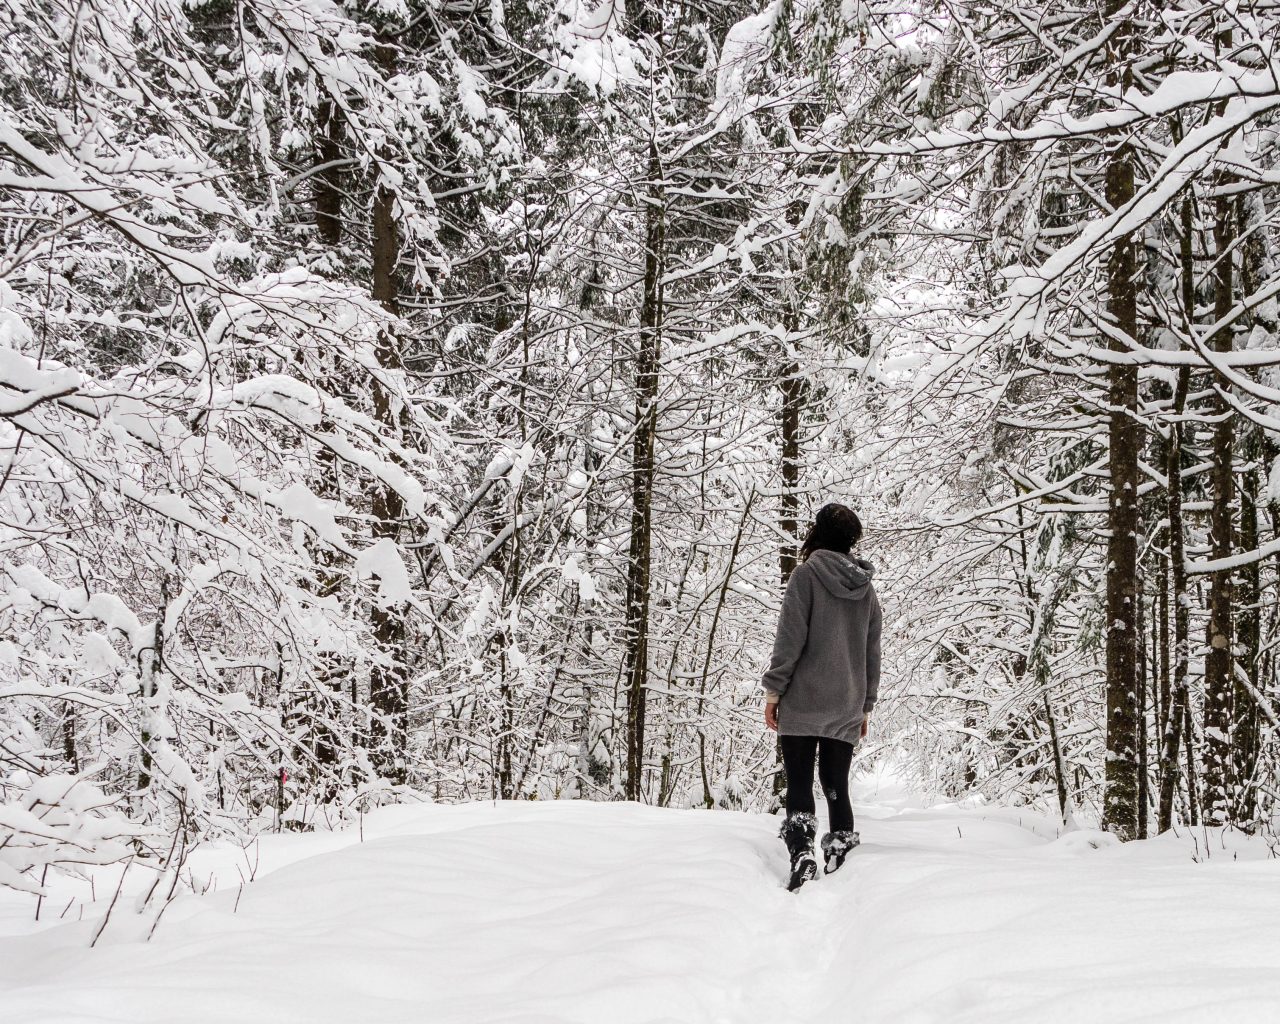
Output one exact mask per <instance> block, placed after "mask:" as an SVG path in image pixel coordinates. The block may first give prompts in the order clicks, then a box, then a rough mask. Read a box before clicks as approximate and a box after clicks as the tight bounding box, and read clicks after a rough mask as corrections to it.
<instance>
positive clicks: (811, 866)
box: [778, 814, 818, 892]
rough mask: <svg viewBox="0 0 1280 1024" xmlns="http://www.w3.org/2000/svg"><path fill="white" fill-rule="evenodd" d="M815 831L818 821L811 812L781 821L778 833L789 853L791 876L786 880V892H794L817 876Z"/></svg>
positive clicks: (794, 815)
mask: <svg viewBox="0 0 1280 1024" xmlns="http://www.w3.org/2000/svg"><path fill="white" fill-rule="evenodd" d="M817 832H818V822H817V819H816V818H814V816H813V815H812V814H793V815H791V816H790V817H788V818H787V820H786V821H784V822H783V823H782V828H781V830H780V831H779V832H778V835H780V836H781V837H782V841H783V842H784V843H786V844H787V852H788V853H789V854H791V878H790V880H789V881H788V882H787V892H795V891H796V890H797V889H799V888H800V886H802V885H804V883H805V882H807V881H809V879H811V878H815V877H817V874H818V861H817V859H816V858H815V857H814V855H813V837H814V836H815V835H816V834H817Z"/></svg>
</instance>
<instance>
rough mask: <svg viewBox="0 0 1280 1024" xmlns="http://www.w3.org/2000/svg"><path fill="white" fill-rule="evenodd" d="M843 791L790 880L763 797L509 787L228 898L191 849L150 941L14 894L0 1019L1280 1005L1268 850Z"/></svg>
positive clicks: (987, 1018)
mask: <svg viewBox="0 0 1280 1024" xmlns="http://www.w3.org/2000/svg"><path fill="white" fill-rule="evenodd" d="M856 795H857V796H858V797H860V802H859V804H858V806H857V807H856V810H857V811H858V814H859V829H860V831H861V832H862V836H863V846H862V847H861V848H860V849H859V850H858V851H857V852H856V854H855V855H854V857H853V858H852V859H851V861H850V862H849V864H848V865H847V866H846V868H845V869H844V870H843V871H841V872H840V873H839V874H837V875H835V876H832V877H831V878H820V879H819V880H817V881H816V882H814V883H811V884H810V885H809V886H807V887H806V888H805V890H804V891H803V892H801V893H800V894H798V895H795V896H793V895H791V894H789V893H786V892H785V891H783V890H782V889H781V888H780V881H781V876H782V873H783V867H784V863H783V860H784V859H783V854H782V850H781V844H780V843H779V842H778V840H777V839H776V837H775V835H774V832H775V830H776V826H777V822H776V820H775V819H772V818H766V817H763V816H759V815H745V814H731V813H706V812H697V811H671V810H657V809H653V808H646V807H637V806H634V805H620V804H614V805H601V804H577V803H558V804H529V803H525V804H504V805H497V806H494V805H492V804H475V805H468V806H461V807H440V806H418V807H399V808H387V809H384V810H382V811H380V812H378V813H377V814H376V815H373V816H372V817H371V818H370V819H367V820H366V827H365V841H364V842H363V843H362V842H360V841H359V837H358V836H356V835H354V834H346V833H344V834H320V835H312V836H283V837H273V838H272V839H271V840H269V841H266V842H264V844H263V847H262V867H261V870H260V872H259V877H258V880H257V881H256V882H254V883H253V884H252V885H250V886H248V887H246V888H245V890H244V892H243V895H242V896H241V898H240V904H239V908H238V910H236V912H235V913H233V912H232V911H233V907H234V904H235V900H236V892H235V889H236V887H237V883H238V876H237V875H236V870H235V866H234V861H235V860H236V859H241V860H242V857H241V855H240V852H239V851H234V852H235V857H232V856H231V854H230V853H229V852H228V851H226V850H222V851H210V852H207V853H204V854H202V855H201V858H200V860H199V863H198V865H197V867H198V870H199V871H203V872H216V873H217V875H218V885H219V887H220V890H221V891H219V892H217V893H214V894H211V895H208V896H205V897H200V898H196V897H189V898H184V899H181V900H179V901H178V902H177V903H175V904H174V905H173V906H172V907H170V908H169V911H168V913H167V914H166V916H165V919H164V920H163V922H162V923H161V925H160V928H159V931H158V933H157V936H156V938H155V940H154V941H153V942H152V943H150V944H145V945H144V944H141V943H139V942H136V941H130V940H128V938H127V929H125V930H122V931H120V932H119V933H117V935H116V937H115V938H114V939H113V940H111V941H106V942H105V945H104V944H99V947H98V948H97V949H96V950H88V949H86V948H84V947H85V944H86V941H87V940H86V935H87V934H88V932H89V929H90V928H91V924H90V923H89V921H87V920H86V921H85V922H82V923H75V924H63V925H58V926H54V927H44V926H41V928H40V930H36V931H31V930H30V929H31V925H30V924H29V922H26V921H25V920H20V919H19V918H18V917H17V916H16V910H15V907H16V905H15V904H11V903H6V904H5V906H4V908H0V909H7V910H8V911H9V912H10V914H11V916H10V918H9V919H7V920H5V922H4V924H6V925H8V926H9V930H10V931H16V930H17V929H19V928H24V929H26V930H27V934H12V935H9V936H7V937H5V938H0V1020H3V1021H4V1022H5V1024H8V1022H10V1021H12V1022H15V1024H17V1022H22V1024H52V1022H57V1024H88V1022H94V1024H105V1022H130V1024H135V1022H137V1024H142V1022H165V1024H170V1022H179V1021H181V1022H192V1024H199V1022H214V1021H217V1022H226V1021H237V1022H239V1021H246V1022H255V1024H256V1022H273V1024H274V1022H282V1024H283V1022H295V1021H296V1022H304V1021H305V1022H308V1024H318V1022H320V1024H322V1022H330V1021H332V1022H343V1024H351V1022H364V1021H368V1022H380V1024H382V1022H385V1024H399V1022H406V1024H407V1022H410V1021H412V1022H415V1024H420V1022H429V1024H454V1022H457V1024H464V1022H465V1024H483V1022H499V1021H501V1022H527V1024H533V1022H548V1024H550V1022H578V1021H582V1022H637V1024H638V1022H656V1021H688V1022H712V1024H722V1022H726V1024H727V1022H732V1024H740V1022H744V1024H752V1022H757V1021H759V1022H766V1021H768V1022H789V1021H803V1020H818V1019H821V1020H830V1021H859V1022H871V1024H880V1022H884V1024H929V1022H935V1021H937V1022H941V1021H948V1022H973V1024H978V1022H982V1024H992V1022H1003V1021H1009V1022H1014V1021H1017V1022H1020V1024H1026V1022H1041V1021H1044V1022H1054V1021H1063V1022H1066V1021H1071V1022H1072V1024H1077V1022H1081V1021H1089V1022H1108V1021H1160V1022H1170V1021H1188V1022H1190V1021H1195V1022H1197V1024H1204V1022H1206V1021H1210V1022H1211V1021H1219V1020H1221V1021H1239V1020H1245V1019H1248V1020H1254V1021H1263V1022H1265V1021H1271V1020H1280V974H1278V972H1277V971H1276V969H1275V965H1276V964H1277V963H1280V923H1278V922H1280V863H1278V862H1276V861H1273V860H1254V861H1245V860H1241V861H1235V860H1233V859H1232V853H1231V852H1229V851H1227V850H1224V849H1221V848H1219V849H1217V850H1216V851H1214V852H1213V856H1212V857H1211V858H1210V859H1209V860H1208V862H1207V863H1202V864H1195V863H1192V862H1191V861H1190V857H1189V855H1190V853H1191V852H1192V846H1191V845H1190V844H1189V841H1188V840H1186V839H1182V840H1178V839H1165V840H1160V841H1155V842H1149V843H1145V844H1134V845H1131V846H1129V847H1125V848H1116V847H1109V846H1103V848H1100V849H1095V848H1093V847H1092V846H1090V845H1089V842H1090V840H1093V841H1096V840H1097V837H1096V834H1093V833H1076V834H1073V835H1069V836H1067V837H1065V838H1063V839H1055V833H1054V829H1053V827H1052V825H1051V824H1050V823H1047V822H1045V821H1044V820H1043V819H1041V818H1038V817H1036V816H1035V815H1031V814H1025V813H1023V814H1021V815H1020V814H1019V813H1018V812H1016V811H1010V810H992V809H963V808H958V807H935V808H931V809H922V808H920V807H919V806H918V802H917V801H914V800H913V799H912V798H911V797H909V796H908V795H906V794H904V793H902V792H901V791H900V790H898V789H897V788H896V787H894V786H893V785H892V784H883V785H881V786H880V788H879V789H878V790H876V789H875V788H874V787H872V786H870V785H864V786H862V787H859V788H858V789H857V791H856ZM1248 849H1249V850H1251V851H1253V853H1254V854H1255V855H1256V853H1257V848H1256V846H1250V847H1248ZM1262 852H1265V850H1263V851H1262ZM106 883H107V880H103V881H100V882H99V892H100V894H101V891H102V889H103V888H104V887H105V885H106ZM111 884H114V883H113V882H112V883H111ZM86 916H87V915H86Z"/></svg>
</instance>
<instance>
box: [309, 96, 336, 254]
mask: <svg viewBox="0 0 1280 1024" xmlns="http://www.w3.org/2000/svg"><path fill="white" fill-rule="evenodd" d="M342 128H343V116H342V111H341V110H340V109H339V108H338V106H337V105H336V104H335V103H334V102H333V100H332V99H329V98H327V97H326V98H325V99H323V100H321V101H320V105H319V107H318V108H317V109H316V165H317V166H318V167H320V168H322V170H319V171H317V172H316V174H315V175H314V177H313V178H312V179H311V180H312V185H311V188H312V203H313V205H314V207H315V215H316V231H317V233H318V234H319V235H320V241H321V242H323V243H324V244H325V245H329V246H336V245H338V244H339V243H340V242H341V241H342V166H341V163H340V161H341V160H342Z"/></svg>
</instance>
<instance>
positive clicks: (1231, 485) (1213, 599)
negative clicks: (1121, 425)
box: [1204, 196, 1236, 825]
mask: <svg viewBox="0 0 1280 1024" xmlns="http://www.w3.org/2000/svg"><path fill="white" fill-rule="evenodd" d="M1233 212H1234V211H1233V204H1232V202H1231V199H1230V198H1229V197H1227V196H1220V197H1219V198H1218V200H1217V204H1216V210H1215V214H1214V225H1213V239H1214V251H1215V254H1216V256H1217V266H1216V268H1215V273H1214V302H1213V311H1214V320H1215V321H1216V322H1221V321H1222V320H1223V319H1224V318H1225V317H1226V316H1227V315H1228V314H1229V313H1230V311H1231V306H1232V293H1233V290H1234V287H1233V286H1234V280H1233V277H1234V275H1233V273H1232V263H1233V255H1232V249H1233V248H1234V244H1235V219H1234V216H1233ZM1209 341H1210V347H1211V348H1212V349H1213V351H1215V352H1230V351H1231V331H1230V330H1229V329H1226V330H1220V331H1218V332H1217V333H1216V334H1215V335H1214V336H1213V337H1212V338H1210V339H1209ZM1228 388H1229V385H1228V384H1227V382H1226V381H1225V380H1222V379H1215V380H1214V400H1213V414H1214V416H1215V418H1216V422H1215V423H1214V428H1213V452H1212V456H1213V469H1212V471H1211V473H1210V482H1211V486H1212V488H1213V507H1212V510H1211V511H1210V514H1209V546H1210V554H1211V557H1212V558H1214V559H1223V558H1229V557H1230V556H1231V552H1232V520H1233V516H1232V506H1233V505H1234V504H1235V481H1234V480H1233V478H1232V458H1233V447H1234V444H1235V420H1234V416H1233V414H1232V411H1231V406H1230V404H1229V403H1228V401H1227V398H1226V391H1227V390H1228ZM1231 602H1232V572H1231V570H1230V569H1219V570H1218V571H1217V572H1214V573H1212V574H1211V575H1210V578H1209V624H1208V630H1207V636H1206V642H1207V644H1208V648H1207V651H1206V654H1205V659H1204V689H1205V696H1204V703H1205V706H1204V819H1205V822H1206V823H1207V824H1210V825H1221V824H1225V823H1226V822H1228V821H1230V820H1231V804H1232V799H1231V794H1232V785H1233V782H1232V778H1231V727H1232V715H1233V712H1234V709H1233V704H1234V700H1233V697H1234V694H1235V688H1236V682H1235V678H1234V672H1235V669H1234V659H1233V657H1232V651H1231V645H1232V608H1231Z"/></svg>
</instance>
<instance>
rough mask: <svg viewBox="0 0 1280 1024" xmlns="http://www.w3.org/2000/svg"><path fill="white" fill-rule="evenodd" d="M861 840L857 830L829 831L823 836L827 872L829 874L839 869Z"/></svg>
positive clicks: (823, 853)
mask: <svg viewBox="0 0 1280 1024" xmlns="http://www.w3.org/2000/svg"><path fill="white" fill-rule="evenodd" d="M859 842H861V840H860V839H859V838H858V833H857V832H828V833H827V834H826V835H825V836H823V837H822V856H823V859H824V860H825V861H826V862H827V863H826V869H825V870H826V873H827V874H828V875H829V874H831V873H832V872H834V871H839V870H840V866H841V865H842V864H843V863H844V859H845V858H846V857H847V856H849V851H850V850H852V849H853V848H854V847H855V846H857V845H858V843H859Z"/></svg>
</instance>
